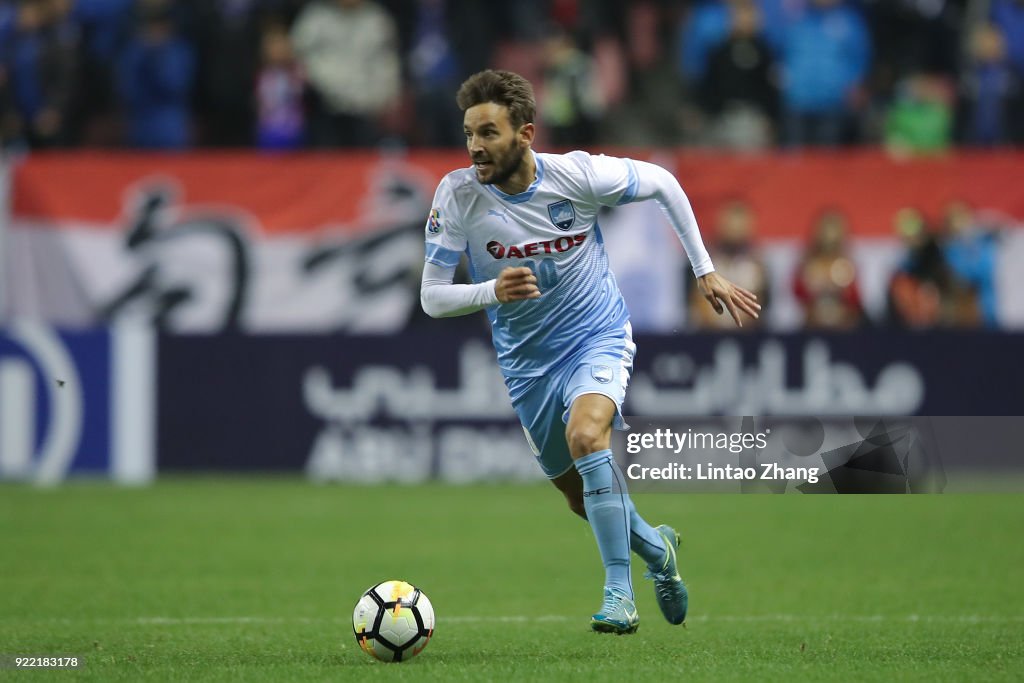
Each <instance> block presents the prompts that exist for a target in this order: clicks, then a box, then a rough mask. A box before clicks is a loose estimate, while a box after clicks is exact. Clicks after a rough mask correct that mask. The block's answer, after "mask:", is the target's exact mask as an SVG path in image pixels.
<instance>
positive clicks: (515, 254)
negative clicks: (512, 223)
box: [487, 233, 587, 259]
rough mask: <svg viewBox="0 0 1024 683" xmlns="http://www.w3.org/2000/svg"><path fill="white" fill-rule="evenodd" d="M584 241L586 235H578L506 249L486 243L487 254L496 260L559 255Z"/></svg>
mask: <svg viewBox="0 0 1024 683" xmlns="http://www.w3.org/2000/svg"><path fill="white" fill-rule="evenodd" d="M586 239H587V235H586V233H580V234H579V235H571V236H567V237H559V238H558V239H557V240H544V241H543V242H530V243H529V244H521V245H516V244H513V245H512V246H510V247H506V246H505V245H504V244H502V243H501V242H499V241H497V240H491V241H490V242H488V243H487V253H489V254H490V255H491V256H493V257H494V258H496V259H502V258H526V257H527V256H537V255H538V254H554V253H559V254H561V253H563V252H566V251H569V250H570V249H572V248H573V247H578V246H580V245H581V244H583V243H584V242H585V241H586Z"/></svg>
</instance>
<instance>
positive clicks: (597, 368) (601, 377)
mask: <svg viewBox="0 0 1024 683" xmlns="http://www.w3.org/2000/svg"><path fill="white" fill-rule="evenodd" d="M590 375H591V376H592V377H593V378H594V379H596V380H597V381H598V382H600V383H601V384H608V383H609V382H611V381H612V369H611V368H610V367H608V366H607V365H592V366H591V367H590Z"/></svg>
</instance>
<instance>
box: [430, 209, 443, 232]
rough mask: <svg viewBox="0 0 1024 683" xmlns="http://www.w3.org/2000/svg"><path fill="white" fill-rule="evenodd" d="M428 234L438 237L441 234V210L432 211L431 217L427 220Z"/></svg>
mask: <svg viewBox="0 0 1024 683" xmlns="http://www.w3.org/2000/svg"><path fill="white" fill-rule="evenodd" d="M427 232H429V233H430V234H431V235H436V234H438V233H440V232H441V210H440V209H431V210H430V217H429V218H427Z"/></svg>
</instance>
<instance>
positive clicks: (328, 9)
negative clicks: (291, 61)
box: [291, 0, 401, 147]
mask: <svg viewBox="0 0 1024 683" xmlns="http://www.w3.org/2000/svg"><path fill="white" fill-rule="evenodd" d="M291 35H292V45H293V47H294V49H295V52H296V55H297V56H298V59H299V63H300V64H301V66H302V68H303V71H304V72H305V74H306V78H307V81H308V83H309V86H310V91H309V94H310V95H311V100H312V101H311V103H310V111H309V117H310V118H309V124H308V125H309V140H310V143H311V144H312V145H313V146H314V147H362V146H368V145H373V144H375V143H377V142H378V140H379V138H380V134H381V133H380V128H379V126H378V123H377V122H378V120H379V119H380V117H382V116H383V115H384V114H385V113H386V112H387V110H388V109H389V108H390V107H392V106H393V105H394V104H395V103H396V99H397V97H398V94H399V85H400V79H401V62H400V57H399V52H398V45H397V34H396V28H395V22H394V21H393V20H392V18H391V16H390V15H388V13H387V12H385V11H384V10H383V9H382V8H381V7H380V6H379V5H377V4H375V3H373V2H370V1H369V0H316V1H314V2H312V3H310V4H309V5H307V6H306V7H305V9H303V10H302V12H301V13H300V14H299V16H298V18H296V20H295V25H294V26H293V27H292V34H291Z"/></svg>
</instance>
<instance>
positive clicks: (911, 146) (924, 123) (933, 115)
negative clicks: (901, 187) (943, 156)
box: [885, 74, 953, 154]
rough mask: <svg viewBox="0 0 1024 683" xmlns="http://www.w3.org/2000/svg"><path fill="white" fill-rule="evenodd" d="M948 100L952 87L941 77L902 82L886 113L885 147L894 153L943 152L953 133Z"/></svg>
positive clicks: (917, 77) (923, 75) (950, 97)
mask: <svg viewBox="0 0 1024 683" xmlns="http://www.w3.org/2000/svg"><path fill="white" fill-rule="evenodd" d="M952 99H953V93H952V86H951V85H950V83H949V82H948V81H947V80H946V79H945V78H944V77H942V76H933V75H928V74H916V75H914V76H911V77H909V78H907V79H905V80H904V81H903V82H902V84H901V86H900V87H899V88H898V90H897V96H896V99H895V101H894V102H893V103H892V105H890V107H889V111H888V112H887V114H886V119H885V145H886V147H887V148H888V149H889V150H890V151H891V152H893V153H895V154H908V153H923V152H924V153H926V152H940V151H943V150H945V149H946V148H947V147H949V144H950V142H951V140H952V133H953V106H952Z"/></svg>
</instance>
